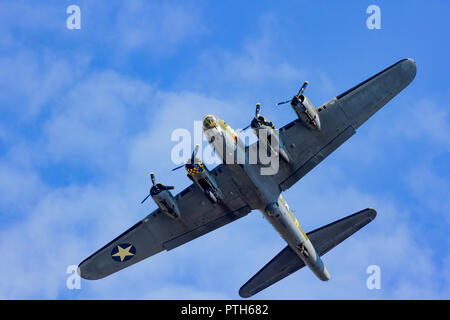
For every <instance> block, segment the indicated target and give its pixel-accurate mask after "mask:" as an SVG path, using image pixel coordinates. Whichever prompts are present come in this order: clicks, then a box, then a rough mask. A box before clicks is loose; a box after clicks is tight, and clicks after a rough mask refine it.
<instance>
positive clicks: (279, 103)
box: [276, 100, 291, 106]
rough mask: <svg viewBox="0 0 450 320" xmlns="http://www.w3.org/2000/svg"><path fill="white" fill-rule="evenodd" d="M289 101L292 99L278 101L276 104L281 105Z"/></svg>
mask: <svg viewBox="0 0 450 320" xmlns="http://www.w3.org/2000/svg"><path fill="white" fill-rule="evenodd" d="M288 102H291V100H286V101H283V102H278V103H277V104H276V106H279V105H282V104H285V103H288Z"/></svg>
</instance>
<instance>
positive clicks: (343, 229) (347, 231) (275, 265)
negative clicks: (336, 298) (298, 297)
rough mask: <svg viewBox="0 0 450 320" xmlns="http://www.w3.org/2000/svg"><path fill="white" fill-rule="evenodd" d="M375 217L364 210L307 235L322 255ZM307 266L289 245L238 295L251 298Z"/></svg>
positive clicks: (368, 210)
mask: <svg viewBox="0 0 450 320" xmlns="http://www.w3.org/2000/svg"><path fill="white" fill-rule="evenodd" d="M376 215H377V213H376V211H375V210H374V209H365V210H362V211H360V212H357V213H355V214H352V215H350V216H348V217H346V218H343V219H341V220H338V221H335V222H332V223H330V224H328V225H326V226H324V227H321V228H319V229H316V230H314V231H312V232H309V233H307V236H308V238H309V239H310V240H311V242H312V244H313V246H314V247H315V248H316V250H317V253H318V254H319V255H320V256H322V255H324V254H325V253H327V252H328V251H330V250H331V249H333V248H334V247H335V246H337V245H338V244H339V243H341V242H342V241H344V240H345V239H347V238H348V237H350V236H351V235H352V234H354V233H355V232H356V231H358V230H359V229H361V228H362V227H364V226H365V225H367V224H368V223H370V222H371V221H372V220H373V219H375V217H376ZM304 266H305V263H304V262H303V260H302V259H301V258H300V257H299V256H298V255H297V254H296V253H295V252H294V251H293V250H292V249H291V247H290V246H286V248H284V249H283V250H282V251H281V252H280V253H279V254H278V255H276V256H275V258H273V259H272V260H271V261H270V262H269V263H267V264H266V265H265V266H264V267H263V268H262V269H261V270H260V271H259V272H258V273H257V274H256V275H255V276H254V277H253V278H251V279H250V280H249V281H248V282H247V283H246V284H244V285H243V286H242V288H241V289H240V290H239V295H240V296H241V297H243V298H248V297H251V296H252V295H254V294H256V293H258V292H260V291H261V290H263V289H265V288H267V287H269V286H271V285H272V284H274V283H276V282H278V281H280V280H281V279H283V278H285V277H287V276H288V275H290V274H292V273H294V272H295V271H297V270H299V269H301V268H303V267H304Z"/></svg>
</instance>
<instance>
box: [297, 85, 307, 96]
mask: <svg viewBox="0 0 450 320" xmlns="http://www.w3.org/2000/svg"><path fill="white" fill-rule="evenodd" d="M307 86H308V81H305V83H304V84H303V85H302V87H301V88H300V90H299V91H298V94H297V95H298V96H300V95H302V94H303V91H305V89H306V87H307Z"/></svg>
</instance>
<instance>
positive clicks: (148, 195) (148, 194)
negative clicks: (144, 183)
mask: <svg viewBox="0 0 450 320" xmlns="http://www.w3.org/2000/svg"><path fill="white" fill-rule="evenodd" d="M148 197H150V194H148V196H146V197H145V199H144V200H142V201H141V204H143V203H144V201H145V200H147V199H148Z"/></svg>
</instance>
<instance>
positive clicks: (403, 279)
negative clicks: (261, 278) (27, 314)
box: [0, 1, 450, 299]
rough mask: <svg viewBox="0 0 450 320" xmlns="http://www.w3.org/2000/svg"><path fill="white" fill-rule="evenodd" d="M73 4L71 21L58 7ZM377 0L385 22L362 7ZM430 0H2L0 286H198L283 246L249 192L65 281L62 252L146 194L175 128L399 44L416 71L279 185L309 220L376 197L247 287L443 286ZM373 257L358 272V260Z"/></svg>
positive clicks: (352, 78)
mask: <svg viewBox="0 0 450 320" xmlns="http://www.w3.org/2000/svg"><path fill="white" fill-rule="evenodd" d="M71 4H77V5H78V6H80V8H81V29H80V30H68V29H67V28H66V19H67V17H68V14H66V8H67V7H68V6H69V5H71ZM371 4H376V5H378V6H379V7H380V8H381V27H382V29H381V30H369V29H368V28H367V27H366V19H367V18H368V16H369V15H368V14H367V13H366V8H367V7H368V6H369V5H371ZM449 13H450V5H449V4H448V3H447V2H444V1H430V2H424V1H395V2H393V1H375V2H367V1H345V2H344V1H340V2H337V1H336V2H333V3H331V2H329V1H327V2H325V1H284V2H283V3H281V4H280V3H279V2H278V3H277V2H275V1H245V2H244V3H242V1H226V2H225V1H222V2H220V3H218V2H217V1H215V2H212V1H180V2H177V1H175V2H169V1H115V2H113V3H111V2H106V1H103V2H101V1H45V2H44V1H42V2H41V3H39V4H38V3H37V2H36V1H9V2H6V1H5V2H2V3H0V111H1V118H0V243H2V246H1V247H0V255H1V257H2V264H0V271H1V273H2V275H3V276H2V277H1V278H0V298H3V299H17V298H21V299H36V298H37V299H104V298H113V299H126V298H134V299H154V298H163V299H164V298H167V299H190V298H193V299H197V298H203V299H210V298H211V299H212V298H223V299H228V298H239V296H238V294H237V292H238V289H239V288H240V286H241V285H242V284H243V283H245V282H246V281H247V280H248V279H249V278H250V277H251V276H253V274H254V273H255V272H257V271H258V270H259V268H260V267H262V266H263V265H264V264H265V263H266V262H267V261H268V260H270V259H271V258H272V257H273V256H274V255H275V254H277V253H278V252H279V251H280V250H281V249H282V248H283V247H284V246H285V244H284V243H283V240H282V239H281V238H280V237H279V235H278V234H277V233H276V232H275V231H274V230H273V229H272V227H271V226H270V225H269V224H268V223H267V222H266V221H265V220H264V219H263V218H262V215H261V214H260V213H259V212H252V213H251V214H249V215H248V216H247V217H245V218H243V219H241V220H239V221H238V222H235V223H233V224H232V225H228V226H226V227H224V228H222V229H220V230H216V231H215V232H213V233H210V234H208V235H206V236H204V237H202V238H199V239H197V240H195V241H192V242H191V243H189V244H186V245H185V246H183V247H179V248H177V249H175V250H173V251H170V252H163V253H161V254H159V255H157V256H154V257H152V258H150V259H147V260H145V261H143V262H140V263H138V264H136V265H134V266H132V267H130V268H128V269H125V270H123V271H121V272H119V273H117V274H114V275H112V276H110V277H108V278H105V279H103V280H99V281H85V280H83V281H82V282H81V289H80V290H68V289H67V288H66V279H67V277H68V274H66V268H67V266H69V265H74V264H78V263H79V262H80V261H81V260H83V259H84V258H85V257H86V256H88V255H90V254H91V253H92V252H93V251H95V250H97V249H98V248H99V247H101V246H103V245H104V244H105V243H107V242H109V241H110V240H111V239H112V238H114V237H115V236H117V235H118V234H120V233H121V232H122V231H124V230H125V229H126V228H128V227H129V226H131V225H133V224H134V223H135V222H137V221H138V220H139V219H141V218H143V217H144V216H145V215H147V214H148V213H149V212H151V211H152V210H153V209H154V208H155V207H156V205H155V204H153V203H152V202H147V203H146V204H145V205H144V206H141V205H140V204H139V202H140V200H142V198H143V197H144V196H145V195H146V193H147V192H148V188H149V183H150V182H149V177H148V173H149V172H150V171H154V172H155V173H156V174H157V178H158V180H160V181H161V182H163V183H166V184H174V185H175V186H176V187H177V189H178V190H181V189H182V188H183V187H185V186H187V185H188V184H189V182H188V179H187V178H186V177H185V174H184V173H182V172H180V171H177V172H171V171H170V169H171V168H172V167H173V163H172V162H171V161H170V152H171V149H172V147H173V146H174V145H175V143H174V142H172V141H171V140H170V134H171V132H172V131H173V130H174V129H176V128H186V129H188V130H191V131H192V130H193V121H194V120H200V119H201V118H202V117H203V116H204V115H205V114H207V113H213V114H217V115H218V116H220V117H221V118H223V119H226V121H227V123H229V124H230V125H231V126H232V127H235V128H242V127H245V126H246V125H247V124H248V123H249V121H250V120H251V117H252V114H253V112H254V105H255V103H256V102H261V103H262V112H263V114H264V115H265V116H267V117H268V118H269V119H271V120H272V121H273V122H274V123H275V124H276V125H277V126H278V127H280V126H282V125H284V124H286V123H288V122H289V121H292V119H294V116H295V115H294V113H293V112H292V110H289V108H287V107H286V108H279V109H276V108H274V107H273V106H274V104H275V103H276V102H278V101H281V100H285V99H286V98H289V97H290V96H291V95H292V93H294V92H296V90H298V87H299V86H300V85H301V83H302V82H303V81H305V80H308V81H309V84H310V85H309V87H308V89H307V94H308V96H309V98H310V99H311V101H312V102H313V103H314V104H316V105H320V104H322V103H324V102H325V101H328V100H329V99H331V98H333V97H334V96H336V95H337V94H339V93H341V92H343V91H345V90H346V89H348V88H350V87H352V86H353V85H355V84H357V83H359V82H360V81H362V80H365V79H366V78H368V77H370V76H371V75H373V74H375V73H377V72H379V71H380V70H382V69H384V68H386V67H388V66H389V65H391V64H393V63H395V62H397V61H398V60H400V59H402V58H406V57H411V58H413V59H415V60H416V62H417V69H418V71H417V76H416V78H415V80H414V81H413V83H412V84H411V85H410V86H408V87H407V88H406V89H405V90H404V91H403V92H401V93H400V94H399V95H398V96H397V97H396V98H394V99H393V100H392V101H391V102H390V103H389V104H388V105H386V106H385V107H384V108H383V109H382V110H381V111H380V112H378V113H377V114H376V115H375V116H374V117H372V118H371V119H370V120H369V121H368V122H367V123H365V124H364V125H363V126H362V127H361V128H360V129H359V130H358V132H357V134H356V135H355V136H353V137H352V138H351V139H350V140H349V141H348V142H347V143H346V144H345V145H343V146H342V147H341V148H340V149H339V150H338V151H336V152H335V153H334V154H332V155H331V156H330V157H329V158H327V159H326V160H324V161H323V162H322V163H321V164H320V165H319V166H318V167H316V168H315V169H314V170H313V171H312V172H311V173H310V174H308V175H307V176H306V177H305V178H304V179H302V180H301V181H300V182H298V183H297V184H296V185H295V186H294V187H292V188H291V189H290V190H288V191H287V192H286V193H285V194H284V197H285V199H286V200H287V201H288V203H289V204H290V206H291V207H292V208H293V209H294V210H295V214H296V216H297V217H298V219H299V221H300V223H301V224H302V226H303V228H304V229H305V231H309V230H312V229H315V228H317V227H319V226H322V225H324V224H326V223H329V222H331V221H334V220H337V219H339V218H342V217H344V216H346V215H349V214H351V213H354V212H356V211H359V210H361V209H363V208H366V207H373V208H375V209H376V210H377V211H378V216H377V218H376V220H375V221H374V222H373V223H371V224H370V225H369V226H368V227H367V228H366V229H363V230H362V231H360V232H359V233H358V234H356V235H354V236H353V237H352V238H350V239H348V240H346V242H344V243H343V244H341V245H340V246H339V247H337V248H336V249H334V250H333V251H331V252H329V253H328V254H327V255H325V256H324V258H323V259H324V262H325V264H326V265H327V267H328V270H329V271H330V273H331V276H332V280H331V281H329V282H327V283H323V282H321V281H319V280H317V279H316V278H315V276H314V275H313V274H312V273H311V272H309V271H308V270H306V269H303V270H301V271H299V272H297V273H295V274H294V275H291V276H290V277H288V278H286V279H284V280H282V281H280V282H279V283H277V284H276V285H274V286H273V287H271V288H269V289H267V290H265V291H263V292H261V293H260V294H258V295H257V296H255V298H260V299H358V298H361V299H433V298H436V299H448V298H450V271H449V270H450V254H449V245H450V243H449V232H448V231H449V225H450V216H449V212H450V197H449V192H450V182H449V181H450V170H449V162H450V116H449V109H448V101H449V100H450V93H449V90H448V85H449V82H450V81H449V80H450V79H449V77H450V76H449V72H448V70H449V69H450V68H449V64H450V63H449V59H448V57H449V56H450V50H449V42H448V31H449V30H450V25H449V22H448V15H449ZM372 264H375V265H378V266H380V269H381V289H380V290H368V289H367V287H366V279H367V277H368V274H367V273H366V268H367V267H368V266H369V265H372Z"/></svg>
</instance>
